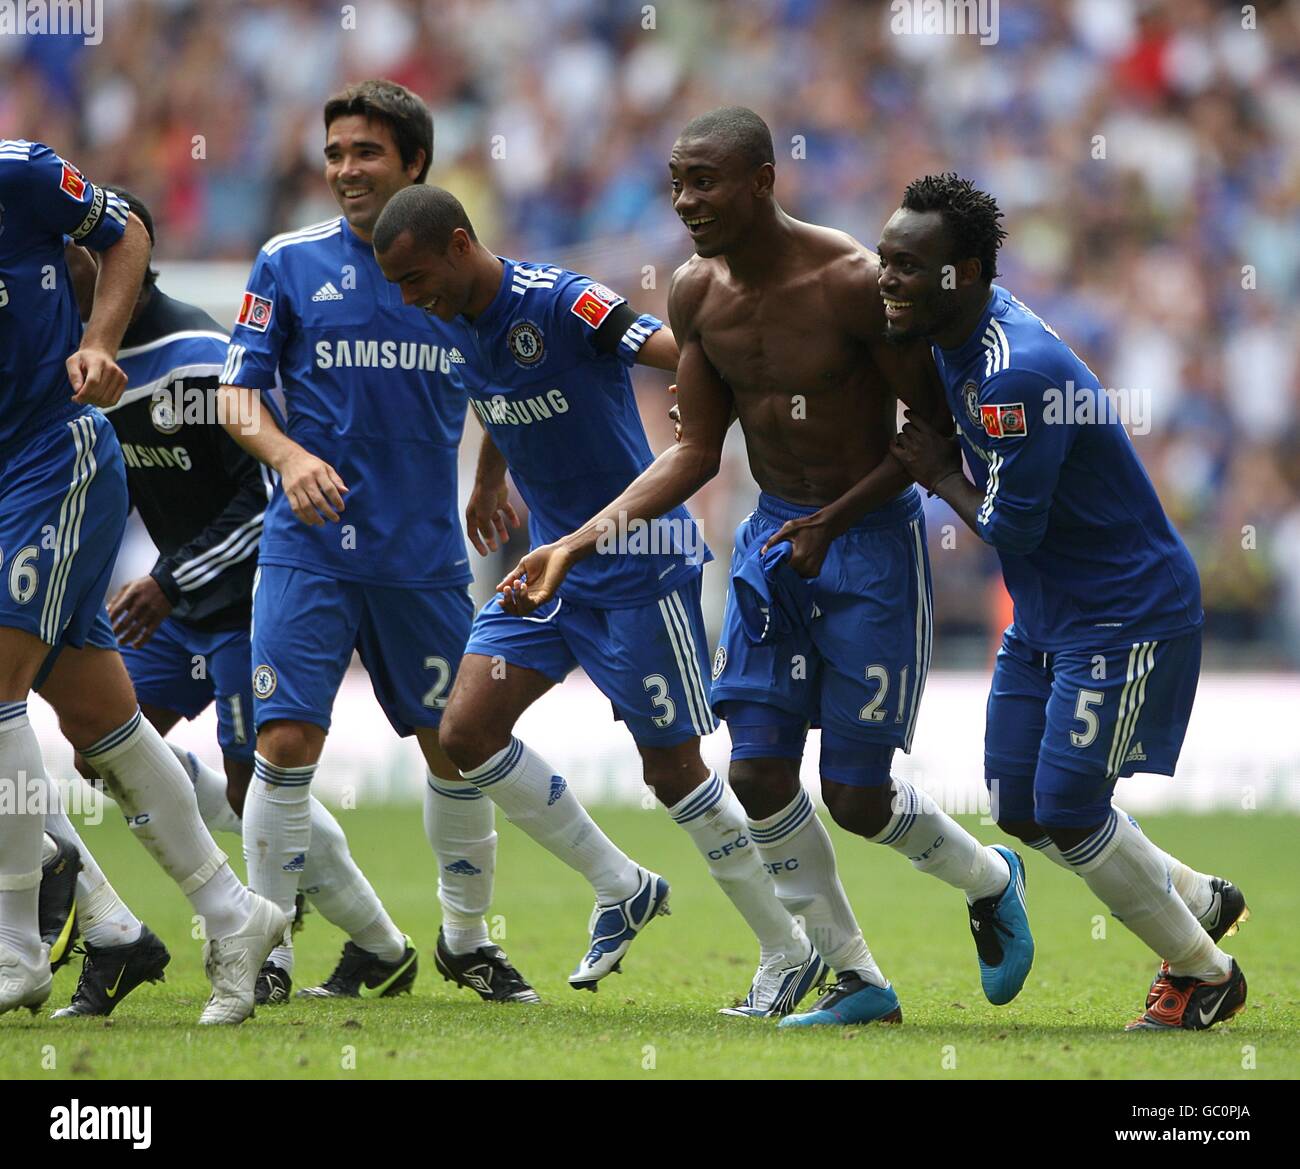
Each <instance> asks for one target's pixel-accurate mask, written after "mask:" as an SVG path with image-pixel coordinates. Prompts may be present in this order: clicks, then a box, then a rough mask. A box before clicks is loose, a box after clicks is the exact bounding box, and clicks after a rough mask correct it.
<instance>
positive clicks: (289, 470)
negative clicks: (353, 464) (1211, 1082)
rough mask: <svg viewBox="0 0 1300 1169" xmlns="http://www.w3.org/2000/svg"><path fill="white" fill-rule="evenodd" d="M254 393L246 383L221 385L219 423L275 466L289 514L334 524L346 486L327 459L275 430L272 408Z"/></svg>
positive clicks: (311, 522)
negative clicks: (252, 422)
mask: <svg viewBox="0 0 1300 1169" xmlns="http://www.w3.org/2000/svg"><path fill="white" fill-rule="evenodd" d="M257 393H258V391H257V390H254V389H250V388H249V387H248V386H231V385H223V386H222V387H221V390H220V402H221V411H220V413H221V425H222V426H223V427H225V429H226V433H228V434H229V435H230V437H231V438H233V439H234V440H235V442H237V443H238V444H239V445H240V446H241V447H243V448H244V450H246V451H247V452H248V453H249V454H250V455H252V456H253V458H255V459H256V460H257V461H258V462H259V463H265V464H266V465H267V466H268V467H274V468H275V470H276V472H277V473H278V474H279V476H280V487H281V489H282V490H283V491H284V494H285V498H286V499H288V501H289V506H290V507H291V508H293V514H294V515H296V516H297V517H298V518H299V519H300V520H302V522H303V523H304V524H307V525H309V526H311V527H320V526H321V525H322V524H324V523H325V521H326V520H329V521H330V522H331V523H337V522H338V518H339V513H340V512H342V510H343V496H344V495H346V494H347V491H348V487H347V484H346V483H344V482H343V480H342V478H341V477H340V476H339V473H338V472H337V471H336V470H334V468H333V467H331V466H330V465H329V463H327V462H326V461H325V460H324V459H318V458H317V457H316V456H315V455H313V454H312V453H311V452H310V451H307V450H305V449H304V448H303V447H301V446H299V445H298V444H297V443H296V442H294V441H293V439H291V438H290V437H289V436H288V435H287V434H285V433H284V431H283V430H281V429H280V425H279V423H277V422H276V420H275V417H274V416H273V415H272V413H271V411H270V410H263V409H262V408H261V403H260V402H259V401H258V400H257ZM250 418H252V419H256V423H255V424H254V425H252V426H250V425H248V422H247V420H248V419H250Z"/></svg>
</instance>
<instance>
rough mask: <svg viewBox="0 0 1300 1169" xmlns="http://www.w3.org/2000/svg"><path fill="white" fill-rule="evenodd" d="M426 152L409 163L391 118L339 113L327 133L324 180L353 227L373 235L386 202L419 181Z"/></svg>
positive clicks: (366, 234)
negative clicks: (405, 162)
mask: <svg viewBox="0 0 1300 1169" xmlns="http://www.w3.org/2000/svg"><path fill="white" fill-rule="evenodd" d="M423 153H424V152H423V151H419V152H418V153H417V157H416V159H415V161H414V162H412V163H411V165H410V166H406V167H404V166H403V165H402V155H401V151H399V150H398V149H397V143H396V142H395V141H394V139H393V133H392V131H391V130H390V129H389V128H388V125H387V123H385V122H382V121H380V120H379V119H377V118H367V117H364V116H362V115H361V114H348V115H347V116H345V117H342V118H335V119H334V121H332V122H331V123H330V124H329V128H328V129H327V130H326V132H325V181H326V182H327V183H329V188H330V190H331V191H332V192H333V194H334V198H335V200H336V201H337V202H338V205H339V207H341V208H342V210H343V215H344V217H345V218H346V219H347V221H348V224H349V225H350V226H351V228H352V230H353V231H355V232H356V233H357V235H358V236H360V237H361V238H362V239H364V240H369V239H370V234H371V232H372V231H374V228H375V222H376V220H378V218H379V213H380V212H381V211H382V210H383V209H384V205H385V204H386V203H387V202H388V200H389V199H391V198H392V197H393V196H394V195H395V194H397V192H398V191H400V190H401V189H402V188H403V187H409V186H410V185H411V183H413V182H414V181H415V176H416V175H418V174H419V173H420V169H421V168H422V167H423V165H424V158H423Z"/></svg>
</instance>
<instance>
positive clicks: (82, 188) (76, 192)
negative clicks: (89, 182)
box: [59, 162, 86, 203]
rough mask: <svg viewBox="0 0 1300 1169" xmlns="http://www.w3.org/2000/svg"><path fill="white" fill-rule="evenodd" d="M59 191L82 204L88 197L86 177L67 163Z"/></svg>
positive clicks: (64, 165)
mask: <svg viewBox="0 0 1300 1169" xmlns="http://www.w3.org/2000/svg"><path fill="white" fill-rule="evenodd" d="M59 189H60V190H61V191H63V192H64V194H67V195H71V196H72V197H73V198H74V199H76V200H77V202H78V203H80V202H81V201H82V199H84V198H85V195H86V177H85V175H83V174H82V173H81V172H80V171H79V170H78V169H77V168H76V167H75V166H73V165H72V163H70V162H65V163H64V164H63V177H62V178H61V179H60V180H59Z"/></svg>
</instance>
